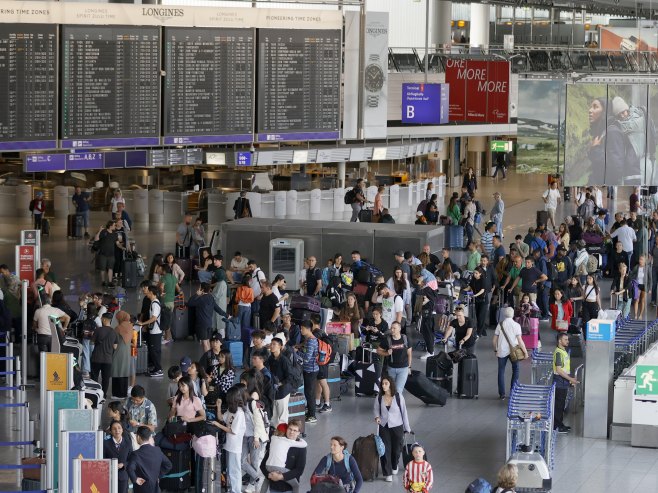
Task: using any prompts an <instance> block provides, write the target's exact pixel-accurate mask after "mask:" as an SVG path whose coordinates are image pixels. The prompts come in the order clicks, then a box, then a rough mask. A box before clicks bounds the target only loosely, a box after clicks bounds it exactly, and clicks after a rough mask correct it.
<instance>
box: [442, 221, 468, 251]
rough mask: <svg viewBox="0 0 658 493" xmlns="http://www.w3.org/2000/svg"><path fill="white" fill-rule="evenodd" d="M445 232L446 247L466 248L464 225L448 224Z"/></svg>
mask: <svg viewBox="0 0 658 493" xmlns="http://www.w3.org/2000/svg"><path fill="white" fill-rule="evenodd" d="M443 232H444V234H445V237H446V239H445V247H446V248H464V226H454V225H452V226H446V227H445V229H444V230H443Z"/></svg>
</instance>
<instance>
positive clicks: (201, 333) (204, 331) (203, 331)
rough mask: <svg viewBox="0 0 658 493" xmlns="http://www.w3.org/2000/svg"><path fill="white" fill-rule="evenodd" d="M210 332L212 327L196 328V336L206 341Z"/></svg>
mask: <svg viewBox="0 0 658 493" xmlns="http://www.w3.org/2000/svg"><path fill="white" fill-rule="evenodd" d="M211 332H212V327H206V328H205V329H196V338H197V339H198V340H200V341H207V340H209V339H210V333H211Z"/></svg>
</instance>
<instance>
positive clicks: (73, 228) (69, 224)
mask: <svg viewBox="0 0 658 493" xmlns="http://www.w3.org/2000/svg"><path fill="white" fill-rule="evenodd" d="M83 226H84V219H83V217H82V215H81V214H69V215H68V216H67V217H66V237H67V238H82V228H83Z"/></svg>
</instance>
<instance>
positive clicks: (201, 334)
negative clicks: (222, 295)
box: [187, 282, 228, 352]
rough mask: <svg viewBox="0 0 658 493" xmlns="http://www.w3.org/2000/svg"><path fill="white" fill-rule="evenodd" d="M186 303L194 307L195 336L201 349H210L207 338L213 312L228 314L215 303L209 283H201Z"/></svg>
mask: <svg viewBox="0 0 658 493" xmlns="http://www.w3.org/2000/svg"><path fill="white" fill-rule="evenodd" d="M187 305H188V306H192V307H194V308H195V309H196V318H195V326H194V328H195V333H196V337H197V339H199V341H201V346H202V347H203V351H204V352H207V351H208V350H210V342H209V340H210V333H211V332H212V327H213V320H212V319H213V312H214V313H217V314H219V315H220V316H221V317H223V318H227V317H228V314H227V313H226V312H225V311H224V310H222V309H221V308H220V307H219V305H217V303H216V302H215V298H214V297H213V295H212V294H210V285H209V284H207V283H205V282H202V283H201V285H200V286H199V289H197V292H196V294H195V295H194V296H192V297H191V298H190V299H189V300H188V301H187Z"/></svg>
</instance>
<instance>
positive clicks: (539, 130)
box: [516, 79, 566, 174]
mask: <svg viewBox="0 0 658 493" xmlns="http://www.w3.org/2000/svg"><path fill="white" fill-rule="evenodd" d="M565 101H566V84H565V82H564V81H559V80H524V79H521V80H519V104H518V116H517V127H518V131H517V132H518V133H517V135H518V139H517V149H516V163H517V164H516V171H517V173H542V174H547V173H558V172H559V173H562V164H563V162H564V161H563V159H564V118H565ZM561 131H562V133H560V132H561ZM558 145H559V146H560V152H559V155H560V162H559V165H558ZM558 169H559V171H558Z"/></svg>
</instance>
